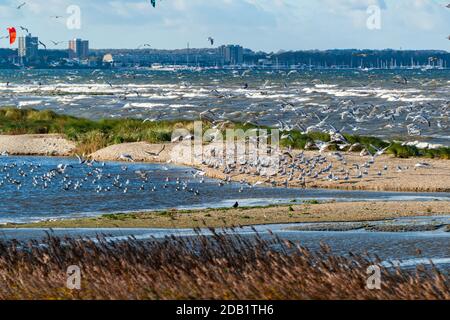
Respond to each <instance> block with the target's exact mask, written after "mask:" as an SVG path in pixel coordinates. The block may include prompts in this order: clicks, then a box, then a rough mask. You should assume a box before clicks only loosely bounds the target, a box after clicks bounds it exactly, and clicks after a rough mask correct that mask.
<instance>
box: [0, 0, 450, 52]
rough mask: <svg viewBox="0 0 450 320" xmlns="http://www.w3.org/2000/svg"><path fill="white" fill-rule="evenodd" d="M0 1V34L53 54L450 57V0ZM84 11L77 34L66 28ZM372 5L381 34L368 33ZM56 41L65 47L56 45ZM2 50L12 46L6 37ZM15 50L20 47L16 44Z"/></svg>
mask: <svg viewBox="0 0 450 320" xmlns="http://www.w3.org/2000/svg"><path fill="white" fill-rule="evenodd" d="M19 2H21V1H16V0H0V19H1V21H2V22H1V24H2V31H1V35H2V36H3V35H6V28H7V27H9V26H15V27H16V28H17V29H18V32H19V35H22V36H24V35H25V31H23V30H21V29H20V26H23V27H26V28H28V29H29V30H30V33H32V34H33V35H34V36H38V37H39V39H40V40H42V41H43V42H45V43H46V44H47V46H48V48H49V49H67V48H68V41H69V40H72V39H75V38H82V39H86V40H89V42H90V47H91V48H93V49H103V48H112V49H118V48H128V49H133V48H138V47H139V46H142V45H143V44H144V43H145V44H150V45H151V47H152V48H155V49H179V48H184V47H186V46H187V43H188V42H189V43H190V46H191V47H192V48H194V47H195V48H205V47H211V44H210V43H209V41H208V37H213V38H214V39H215V43H214V47H219V46H220V45H224V44H239V45H242V46H243V47H245V48H250V49H252V50H255V51H258V50H262V51H265V52H277V51H279V50H309V49H319V50H325V49H334V48H341V49H342V48H357V49H384V48H392V49H439V50H446V51H450V41H449V40H447V37H448V36H449V35H450V9H447V8H445V4H447V3H448V0H317V1H310V0H214V1H210V0H172V1H169V0H167V1H162V2H159V1H158V3H157V6H156V8H152V7H151V5H150V3H149V1H148V0H145V1H144V0H123V1H118V0H95V1H91V0H27V1H26V2H27V4H26V5H25V6H23V7H22V8H21V9H20V10H19V9H17V6H18V4H20V3H19ZM71 5H76V6H78V7H79V8H80V10H81V11H80V13H81V20H80V21H81V26H80V29H76V28H75V29H69V28H67V19H68V18H69V17H70V16H71V13H67V8H69V7H70V6H71ZM370 6H377V7H378V8H379V9H380V26H379V27H380V28H379V29H378V28H375V29H372V30H371V29H370V28H368V27H367V20H368V19H369V17H370V16H371V13H370V12H368V11H367V9H368V8H369V7H370ZM51 41H56V42H59V41H64V42H62V43H61V44H59V45H57V46H54V45H53V44H52V42H51ZM0 46H1V47H2V48H11V46H9V43H8V41H7V39H3V40H1V41H0ZM12 48H14V49H15V48H17V43H16V44H15V45H14V46H12Z"/></svg>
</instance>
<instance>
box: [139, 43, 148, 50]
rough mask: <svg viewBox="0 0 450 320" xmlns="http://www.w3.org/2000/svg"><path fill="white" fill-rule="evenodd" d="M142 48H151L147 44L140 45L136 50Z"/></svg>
mask: <svg viewBox="0 0 450 320" xmlns="http://www.w3.org/2000/svg"><path fill="white" fill-rule="evenodd" d="M144 47H148V48H151V45H150V44H149V43H144V44H142V45H140V46H139V47H138V49H142V48H144Z"/></svg>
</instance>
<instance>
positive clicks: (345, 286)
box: [0, 229, 450, 300]
mask: <svg viewBox="0 0 450 320" xmlns="http://www.w3.org/2000/svg"><path fill="white" fill-rule="evenodd" d="M235 231H237V230H225V233H222V232H220V233H219V232H217V231H216V230H214V229H210V232H211V233H212V235H211V236H205V235H203V234H201V232H200V231H199V230H197V234H196V235H195V236H192V237H186V238H183V237H167V238H164V239H149V240H147V241H140V240H136V239H133V238H130V239H128V240H127V241H119V242H112V241H108V240H106V239H105V238H103V237H97V239H95V241H93V240H86V239H84V240H83V239H70V238H65V239H60V238H54V237H51V236H49V237H48V238H46V239H44V240H43V241H42V242H38V241H30V242H18V241H11V242H5V241H2V242H0V278H1V279H2V285H1V286H0V299H2V300H12V299H14V300H20V299H26V300H33V299H39V300H55V299H56V300H71V299H74V300H105V299H113V300H116V299H119V300H180V299H181V300H188V299H189V300H198V299H207V300H211V299H212V300H216V299H218V300H305V299H315V300H318V299H321V300H349V299H358V300H376V299H380V300H418V299H421V300H447V299H450V283H449V279H448V275H446V274H445V273H442V272H440V271H439V270H438V269H436V268H435V267H434V266H432V267H430V268H425V267H421V266H419V267H418V268H417V269H416V270H409V271H407V270H401V269H396V268H388V267H386V266H384V265H383V264H382V261H381V260H380V259H378V258H377V257H371V256H362V255H355V254H349V255H346V256H337V255H334V254H333V253H332V251H331V249H330V247H328V246H327V245H326V244H322V245H321V248H320V249H319V250H316V251H311V250H308V249H306V248H303V247H301V246H300V244H299V243H295V242H290V241H284V240H281V239H279V238H277V237H276V236H270V235H269V236H265V237H264V238H263V237H262V236H261V235H257V236H255V237H248V236H240V235H239V234H238V233H236V232H235ZM374 265H377V266H378V267H379V271H380V275H381V279H382V281H381V284H380V285H381V286H380V288H379V289H377V290H374V289H373V288H371V287H370V286H368V284H370V283H371V282H370V281H369V280H370V279H369V276H370V275H371V274H373V272H368V270H373V268H374ZM69 266H76V267H78V268H79V271H80V273H79V275H80V286H79V287H78V288H76V289H73V288H71V287H70V286H69V287H68V286H67V284H68V283H69V284H73V283H74V282H75V281H73V279H74V276H76V275H72V274H70V275H71V277H70V280H72V281H68V280H69V278H68V267H69ZM112 280H113V281H112Z"/></svg>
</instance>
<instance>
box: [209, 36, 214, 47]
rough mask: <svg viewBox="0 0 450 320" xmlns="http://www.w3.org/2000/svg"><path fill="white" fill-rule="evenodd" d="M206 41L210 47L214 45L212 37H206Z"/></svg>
mask: <svg viewBox="0 0 450 320" xmlns="http://www.w3.org/2000/svg"><path fill="white" fill-rule="evenodd" d="M208 41H209V42H210V43H211V45H212V46H213V45H214V39H213V38H212V37H208Z"/></svg>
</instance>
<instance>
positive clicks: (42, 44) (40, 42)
mask: <svg viewBox="0 0 450 320" xmlns="http://www.w3.org/2000/svg"><path fill="white" fill-rule="evenodd" d="M39 44H40V45H41V46H43V47H44V48H45V49H46V50H47V46H46V45H45V43H43V42H42V41H40V40H39Z"/></svg>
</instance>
